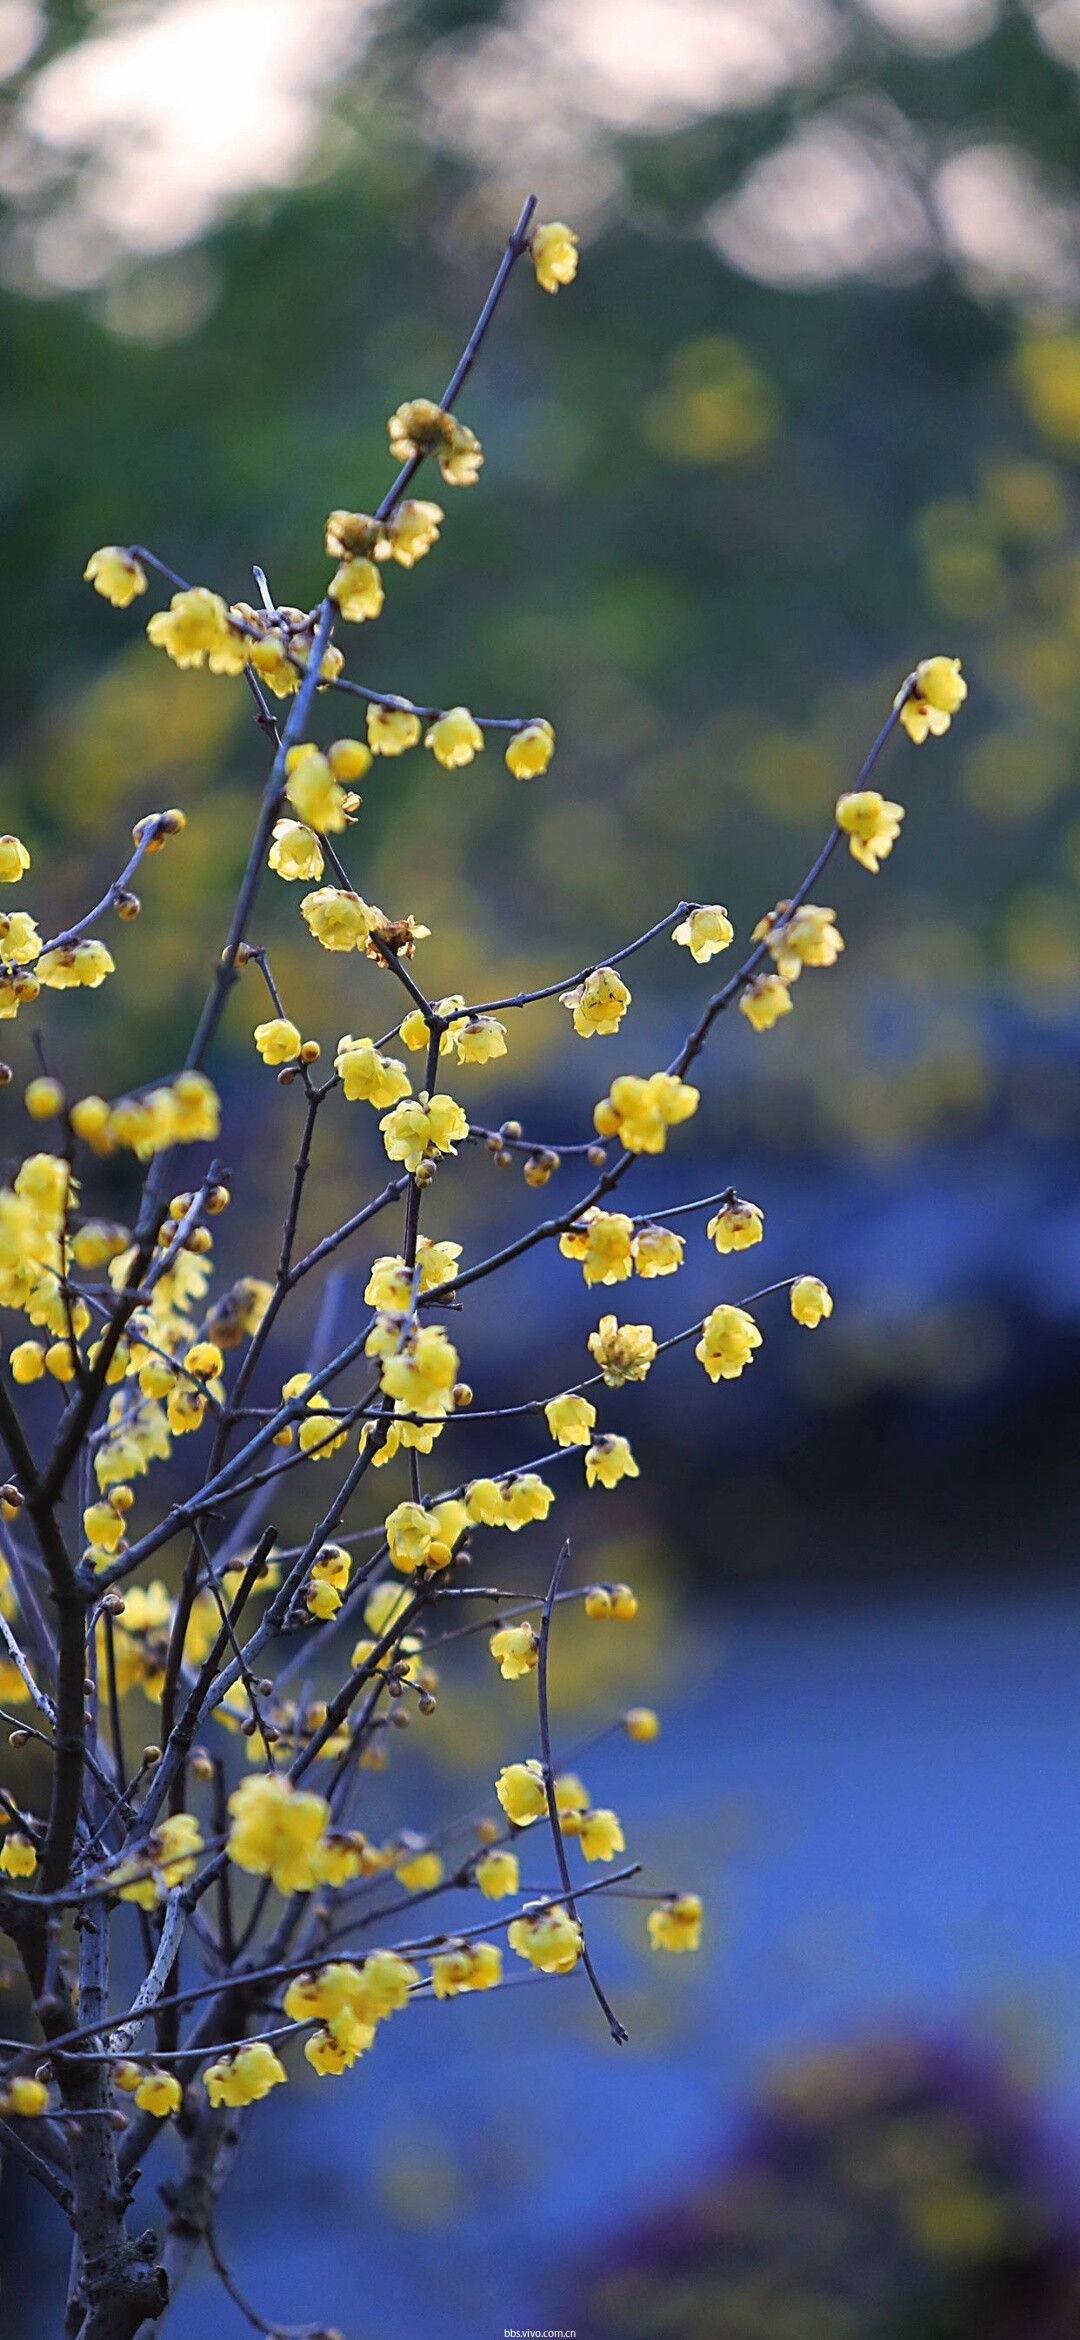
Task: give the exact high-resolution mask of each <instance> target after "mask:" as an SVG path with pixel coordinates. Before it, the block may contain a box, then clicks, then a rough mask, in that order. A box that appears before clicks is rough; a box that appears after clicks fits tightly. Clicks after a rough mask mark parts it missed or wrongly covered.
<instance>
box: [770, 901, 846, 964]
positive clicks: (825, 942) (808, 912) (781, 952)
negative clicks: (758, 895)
mask: <svg viewBox="0 0 1080 2340" xmlns="http://www.w3.org/2000/svg"><path fill="white" fill-rule="evenodd" d="M753 940H754V942H767V943H768V946H769V951H770V953H771V956H772V958H773V961H774V963H775V966H776V972H777V974H778V975H779V977H780V979H781V981H782V982H783V983H797V982H798V980H799V977H800V975H801V974H802V971H803V968H804V967H834V966H835V965H836V961H837V959H838V958H839V956H840V953H841V951H842V950H843V948H844V938H843V935H842V934H841V932H840V929H839V927H838V926H837V924H836V912H835V910H825V909H822V908H821V906H820V905H819V904H818V903H816V902H803V903H801V904H800V906H799V908H798V909H797V910H792V909H791V905H790V903H788V902H778V903H777V905H776V908H775V910H770V911H769V912H768V914H767V916H766V917H764V918H760V919H759V920H758V923H757V925H756V926H755V928H754V933H753Z"/></svg>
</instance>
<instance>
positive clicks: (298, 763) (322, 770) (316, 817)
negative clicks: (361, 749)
mask: <svg viewBox="0 0 1080 2340" xmlns="http://www.w3.org/2000/svg"><path fill="white" fill-rule="evenodd" d="M285 772H286V779H285V794H286V796H287V797H288V799H289V803H290V804H291V806H292V808H293V811H294V812H295V814H296V815H297V818H298V819H299V820H301V821H303V822H304V823H305V824H306V826H307V827H308V828H309V829H318V830H319V832H320V834H321V835H323V836H332V835H337V834H338V833H339V832H340V831H341V830H342V829H344V828H346V827H347V826H348V819H349V814H350V812H351V811H352V810H353V808H354V803H355V799H353V798H352V797H351V796H349V795H348V793H347V792H346V790H345V789H344V788H342V787H341V785H340V783H339V782H338V781H337V780H335V778H334V774H333V771H332V769H331V766H330V762H329V758H328V757H326V756H324V755H323V754H321V752H320V750H319V749H318V748H316V747H303V746H298V747H294V748H290V749H289V752H288V755H287V756H286V758H285Z"/></svg>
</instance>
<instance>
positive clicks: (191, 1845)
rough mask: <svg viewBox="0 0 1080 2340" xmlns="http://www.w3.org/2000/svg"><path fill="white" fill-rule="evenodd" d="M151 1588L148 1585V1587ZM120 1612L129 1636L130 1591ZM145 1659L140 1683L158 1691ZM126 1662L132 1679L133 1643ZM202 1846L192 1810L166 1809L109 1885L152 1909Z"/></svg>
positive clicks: (139, 1657)
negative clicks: (144, 1840)
mask: <svg viewBox="0 0 1080 2340" xmlns="http://www.w3.org/2000/svg"><path fill="white" fill-rule="evenodd" d="M153 1589H154V1588H153V1587H151V1590H153ZM157 1590H158V1591H160V1590H161V1587H160V1586H158V1587H157ZM124 1614H125V1632H124V1637H125V1639H128V1638H129V1637H130V1636H129V1631H128V1628H129V1627H130V1630H131V1634H133V1633H134V1630H135V1627H136V1625H137V1623H138V1617H139V1612H138V1609H137V1607H136V1605H135V1602H134V1600H133V1598H132V1595H131V1594H130V1593H129V1595H128V1598H127V1605H126V1608H125V1612H124ZM151 1614H153V1612H151ZM148 1622H149V1619H148ZM159 1629H160V1627H159ZM118 1638H119V1637H118ZM117 1654H118V1659H119V1657H120V1652H119V1651H118V1653H117ZM125 1655H126V1653H125ZM146 1662H147V1663H148V1664H149V1667H150V1671H149V1672H148V1673H144V1674H143V1687H144V1688H145V1689H146V1690H147V1692H148V1694H149V1692H150V1690H151V1687H153V1688H154V1690H155V1694H157V1695H160V1685H159V1684H158V1683H157V1681H156V1678H155V1668H156V1660H155V1659H154V1657H153V1655H152V1653H151V1652H150V1651H149V1650H148V1651H147V1653H146ZM130 1663H131V1664H133V1665H134V1666H135V1668H136V1674H135V1679H138V1678H139V1670H140V1669H141V1667H142V1664H143V1653H141V1652H140V1650H139V1648H138V1645H137V1644H136V1646H135V1648H134V1650H133V1651H132V1653H131V1657H130ZM122 1670H123V1669H121V1678H122ZM163 1678H164V1677H163V1673H162V1679H163ZM202 1848H203V1836H202V1830H201V1828H200V1827H199V1823H198V1821H197V1820H196V1818H195V1816H194V1814H193V1813H192V1812H173V1813H170V1815H169V1817H168V1819H165V1820H161V1821H159V1823H158V1825H157V1827H156V1828H155V1830H154V1832H153V1834H152V1836H150V1837H149V1838H148V1839H147V1842H146V1844H145V1846H144V1847H143V1848H142V1849H141V1850H140V1851H139V1852H137V1853H134V1854H133V1855H132V1856H131V1858H130V1860H126V1861H121V1862H119V1863H118V1865H117V1867H116V1868H114V1869H112V1870H110V1872H109V1883H110V1886H111V1887H112V1889H113V1891H114V1892H116V1893H118V1894H119V1897H120V1899H121V1901H133V1902H135V1903H136V1904H137V1906H138V1908H139V1909H153V1908H154V1906H155V1904H156V1903H157V1902H159V1901H164V1899H165V1895H166V1894H167V1893H171V1892H172V1891H173V1889H174V1887H175V1886H177V1885H184V1884H186V1882H187V1880H188V1878H189V1877H190V1876H192V1875H193V1874H194V1870H195V1864H196V1861H197V1859H198V1856H199V1854H200V1853H201V1851H202Z"/></svg>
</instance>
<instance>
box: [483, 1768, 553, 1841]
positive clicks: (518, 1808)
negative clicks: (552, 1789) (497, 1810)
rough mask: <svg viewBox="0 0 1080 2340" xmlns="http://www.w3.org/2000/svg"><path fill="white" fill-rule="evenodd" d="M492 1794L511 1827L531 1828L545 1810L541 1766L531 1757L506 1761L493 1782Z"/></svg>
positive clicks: (545, 1795) (545, 1791) (545, 1792)
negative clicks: (522, 1760) (520, 1760)
mask: <svg viewBox="0 0 1080 2340" xmlns="http://www.w3.org/2000/svg"><path fill="white" fill-rule="evenodd" d="M495 1793H496V1795H497V1796H498V1799H499V1802H500V1804H501V1805H502V1808H503V1811H504V1812H505V1814H506V1817H507V1819H508V1820H509V1821H511V1822H512V1823H513V1825H514V1827H515V1828H531V1827H532V1824H533V1821H534V1820H540V1819H542V1817H543V1815H544V1813H545V1812H546V1811H547V1790H546V1788H545V1786H544V1772H543V1766H542V1765H541V1764H539V1763H538V1762H537V1761H536V1759H535V1757H534V1756H530V1758H529V1761H528V1762H527V1763H507V1764H505V1765H504V1767H503V1769H502V1770H501V1771H500V1773H499V1776H498V1778H497V1780H496V1782H495Z"/></svg>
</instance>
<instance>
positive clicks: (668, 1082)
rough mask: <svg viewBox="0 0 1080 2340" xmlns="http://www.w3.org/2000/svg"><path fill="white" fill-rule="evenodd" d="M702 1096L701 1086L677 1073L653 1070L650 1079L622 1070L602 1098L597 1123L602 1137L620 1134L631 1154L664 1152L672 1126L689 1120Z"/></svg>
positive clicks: (618, 1136)
mask: <svg viewBox="0 0 1080 2340" xmlns="http://www.w3.org/2000/svg"><path fill="white" fill-rule="evenodd" d="M700 1099H701V1091H700V1089H695V1088H694V1087H693V1085H692V1084H691V1082H689V1081H684V1080H681V1079H680V1078H679V1076H678V1075H677V1074H676V1073H669V1072H658V1073H651V1074H650V1075H649V1078H648V1079H647V1080H643V1079H641V1078H640V1076H639V1075H638V1074H636V1073H622V1074H620V1076H619V1078H618V1080H615V1081H612V1084H611V1088H610V1090H609V1091H608V1094H607V1096H606V1097H602V1098H601V1099H600V1102H599V1104H598V1105H597V1106H596V1108H595V1110H594V1113H593V1123H594V1126H595V1128H596V1129H597V1130H598V1132H599V1134H600V1136H601V1137H617V1138H618V1140H619V1143H620V1145H623V1146H625V1147H626V1151H627V1153H628V1154H662V1153H663V1151H664V1148H665V1146H666V1145H667V1133H668V1130H669V1129H673V1128H675V1127H676V1125H677V1124H678V1123H679V1122H680V1121H687V1120H689V1118H690V1116H691V1114H693V1113H696V1112H697V1109H698V1105H699V1103H700Z"/></svg>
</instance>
